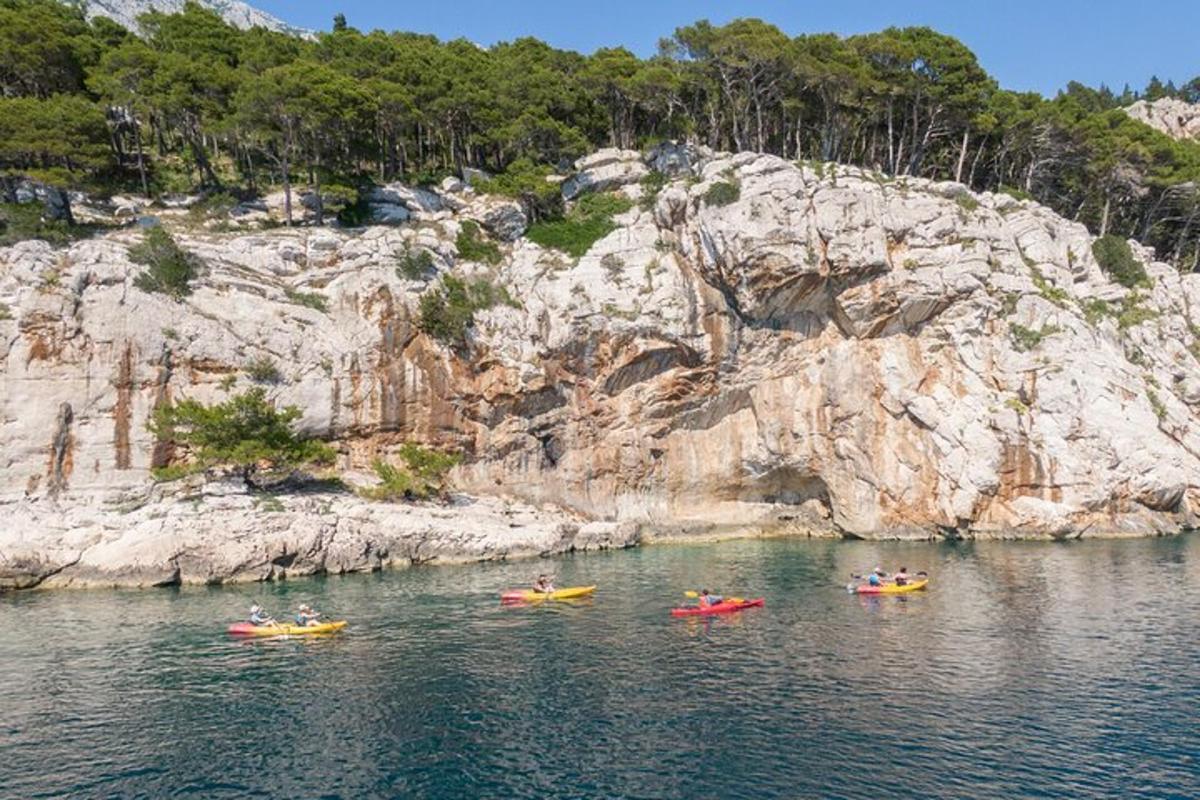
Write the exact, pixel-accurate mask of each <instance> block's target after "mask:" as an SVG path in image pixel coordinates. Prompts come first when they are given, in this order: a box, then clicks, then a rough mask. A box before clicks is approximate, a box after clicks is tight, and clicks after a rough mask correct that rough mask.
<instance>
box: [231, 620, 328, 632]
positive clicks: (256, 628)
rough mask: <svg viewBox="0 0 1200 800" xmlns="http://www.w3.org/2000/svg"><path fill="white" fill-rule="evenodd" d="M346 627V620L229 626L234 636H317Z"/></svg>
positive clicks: (246, 623)
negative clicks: (310, 623) (305, 623)
mask: <svg viewBox="0 0 1200 800" xmlns="http://www.w3.org/2000/svg"><path fill="white" fill-rule="evenodd" d="M344 627H346V621H345V620H340V621H338V622H323V623H321V624H320V625H308V626H300V625H251V624H250V623H249V622H235V623H233V624H232V625H230V626H229V632H230V633H232V634H233V635H234V636H315V635H318V634H322V633H335V632H337V631H340V630H341V629H342V628H344Z"/></svg>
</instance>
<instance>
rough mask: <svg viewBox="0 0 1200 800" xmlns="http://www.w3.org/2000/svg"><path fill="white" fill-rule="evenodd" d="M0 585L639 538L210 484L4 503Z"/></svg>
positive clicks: (286, 573)
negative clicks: (149, 493) (165, 492)
mask: <svg viewBox="0 0 1200 800" xmlns="http://www.w3.org/2000/svg"><path fill="white" fill-rule="evenodd" d="M3 519H4V522H3V523H2V524H0V593H3V592H6V591H18V590H23V589H34V588H55V587H77V588H91V587H130V588H151V587H161V586H177V585H215V584H226V583H249V582H255V581H271V580H283V579H286V578H289V577H301V576H310V575H325V574H347V573H356V572H375V571H379V570H382V569H386V568H396V567H406V566H411V565H418V564H448V563H464V562H478V561H493V560H504V559H507V558H518V557H530V556H539V555H549V554H558V553H568V552H575V551H581V550H599V549H612V548H622V547H629V546H632V545H635V544H637V542H638V536H639V530H638V527H637V526H636V525H629V524H618V523H612V522H589V521H587V520H583V519H580V518H577V517H574V516H572V515H570V514H567V513H564V512H563V511H561V510H558V509H549V508H543V509H538V508H534V507H532V506H529V505H526V504H523V503H519V502H506V501H503V500H500V499H496V498H470V497H465V496H455V497H454V498H453V499H452V500H451V502H449V503H447V504H445V505H440V504H427V503H421V504H389V503H372V502H367V501H364V500H362V499H361V498H358V497H356V496H355V495H353V494H349V493H342V494H330V493H311V494H306V493H298V494H287V495H260V494H255V493H252V492H248V491H246V490H245V489H243V488H241V487H237V486H233V485H231V484H225V483H220V484H209V485H205V486H203V487H199V488H198V490H197V491H194V492H191V493H188V494H182V495H179V496H177V497H174V498H171V499H167V500H164V499H163V498H140V499H139V498H130V499H128V500H127V501H126V503H124V504H122V505H111V504H100V505H96V506H87V505H82V506H81V505H76V504H73V505H71V506H54V505H52V504H48V503H18V504H11V505H8V506H5V507H3Z"/></svg>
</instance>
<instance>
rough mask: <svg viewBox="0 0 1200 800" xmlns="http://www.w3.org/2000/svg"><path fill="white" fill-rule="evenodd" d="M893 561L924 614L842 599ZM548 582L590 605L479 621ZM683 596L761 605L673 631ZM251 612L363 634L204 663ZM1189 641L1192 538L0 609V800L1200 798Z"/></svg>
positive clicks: (836, 547) (1193, 657) (487, 568)
mask: <svg viewBox="0 0 1200 800" xmlns="http://www.w3.org/2000/svg"><path fill="white" fill-rule="evenodd" d="M901 562H903V563H904V564H906V565H907V566H908V567H909V568H910V569H913V570H915V569H927V570H928V571H929V572H930V573H931V574H932V576H933V585H932V588H931V591H929V592H927V593H925V594H922V595H914V596H910V597H907V598H878V599H862V598H859V597H856V596H850V595H848V594H847V593H846V591H845V589H844V588H843V586H842V584H844V583H845V580H846V576H847V573H849V572H850V571H851V570H861V569H864V568H869V567H872V566H874V565H875V564H876V563H883V564H886V565H890V566H892V567H894V566H898V565H900V563H901ZM544 569H550V570H553V571H554V572H556V573H557V574H558V578H559V584H560V585H569V584H582V583H598V584H599V585H600V591H599V592H598V593H597V595H596V597H595V599H594V600H593V601H592V602H590V603H584V604H581V605H578V606H567V605H547V606H544V607H540V608H524V609H513V608H501V607H500V606H499V604H498V603H497V594H498V592H499V591H500V590H501V589H503V588H505V587H508V586H510V585H515V584H519V583H521V582H523V581H526V580H528V579H529V578H530V577H531V576H532V575H534V574H536V573H537V572H538V571H540V570H544ZM701 585H705V586H708V587H709V588H712V589H716V590H723V591H727V592H733V591H737V592H738V593H744V594H747V595H760V594H761V595H764V596H765V597H766V598H767V606H766V608H765V609H759V610H753V611H748V612H745V613H743V614H740V615H737V616H733V617H728V618H722V619H717V620H713V621H710V622H703V621H696V620H679V619H672V618H670V617H668V615H667V609H668V608H669V607H670V606H671V605H672V604H674V603H676V602H679V601H681V600H682V599H683V598H682V595H681V592H682V590H684V589H686V588H697V587H700V586H701ZM254 600H257V601H260V602H264V603H265V604H267V605H268V606H270V607H271V608H274V609H284V608H289V607H294V606H295V605H296V604H297V603H299V602H303V601H306V600H307V601H312V602H314V603H315V604H317V605H318V606H319V607H320V608H323V609H325V610H326V611H327V612H332V613H334V614H335V615H344V616H347V617H349V618H350V619H351V620H352V623H353V624H352V627H351V628H350V629H348V630H347V631H346V632H345V634H343V635H341V636H337V637H331V638H324V639H319V640H313V641H296V640H289V641H253V642H241V641H236V640H233V639H231V638H229V637H228V636H226V635H224V634H223V633H222V631H223V629H224V627H225V625H226V624H227V623H228V622H229V621H230V620H231V619H233V618H236V617H237V616H238V615H239V614H241V613H242V612H243V610H244V608H245V607H246V606H247V605H248V604H249V603H250V602H251V601H254ZM1198 621H1200V539H1197V538H1196V537H1191V538H1182V539H1165V540H1152V541H1121V542H1082V543H1074V544H1069V545H1062V544H1059V545H1056V544H1015V543H994V544H978V545H969V544H968V545H956V546H954V545H944V546H935V545H926V544H919V545H903V544H888V545H877V544H868V543H842V542H810V541H785V540H776V541H741V542H729V543H724V544H715V545H703V546H686V547H685V546H663V547H655V548H647V549H643V550H639V551H630V552H622V553H611V554H600V555H589V556H578V557H572V558H565V559H560V560H553V561H543V562H514V563H510V564H495V565H484V566H477V567H463V568H457V567H448V568H427V569H417V570H411V571H407V572H397V573H391V574H386V575H379V576H358V577H349V578H334V579H328V580H314V581H295V582H291V583H287V584H284V585H261V586H260V585H255V586H247V587H233V588H219V589H185V590H181V591H175V590H163V591H146V592H70V591H67V592H50V593H41V594H32V595H23V596H17V597H8V598H0V796H3V797H6V798H7V797H12V798H39V797H88V798H90V797H147V798H160V797H182V796H193V797H203V798H217V797H313V798H316V797H330V798H334V797H338V798H360V797H428V798H460V797H488V798H526V797H528V798H559V797H562V798H574V797H578V798H585V797H586V798H592V797H622V798H625V797H628V798H717V797H720V798H741V797H745V798H769V797H789V798H792V797H877V796H879V795H884V794H898V795H903V796H912V797H921V796H923V797H935V798H995V797H1001V796H1003V797H1014V798H1015V797H1071V798H1080V797H1128V798H1133V797H1145V798H1150V797H1154V798H1167V797H1177V798H1182V797H1198V796H1200V760H1198V759H1200V721H1198V719H1197V712H1198V711H1200V628H1198V626H1197V622H1198ZM896 787H899V788H896Z"/></svg>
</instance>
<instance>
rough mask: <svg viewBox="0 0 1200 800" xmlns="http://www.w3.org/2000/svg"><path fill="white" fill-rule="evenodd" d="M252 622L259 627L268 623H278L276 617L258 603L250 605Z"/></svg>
mask: <svg viewBox="0 0 1200 800" xmlns="http://www.w3.org/2000/svg"><path fill="white" fill-rule="evenodd" d="M250 624H251V625H256V626H258V627H265V626H267V625H277V624H278V623H277V622H275V618H274V617H272V616H271V615H270V614H268V613H267V612H266V610H265V609H264V608H263V607H262V606H260V605H259V604H258V603H255V604H254V605H252V606H250Z"/></svg>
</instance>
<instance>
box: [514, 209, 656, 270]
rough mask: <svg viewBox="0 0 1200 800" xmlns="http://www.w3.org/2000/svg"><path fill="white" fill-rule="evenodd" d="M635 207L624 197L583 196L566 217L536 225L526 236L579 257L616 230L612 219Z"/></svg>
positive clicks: (537, 242)
mask: <svg viewBox="0 0 1200 800" xmlns="http://www.w3.org/2000/svg"><path fill="white" fill-rule="evenodd" d="M632 207H633V201H632V200H630V199H629V198H628V197H625V196H624V195H620V194H589V195H584V196H583V197H582V198H580V200H579V202H577V203H576V204H575V207H574V208H572V209H571V211H570V212H569V213H568V214H567V216H566V217H564V218H563V219H556V220H548V221H543V222H538V223H535V224H534V225H532V226H530V228H529V230H528V231H526V232H525V236H526V238H528V239H529V240H530V241H531V242H534V243H536V244H539V245H541V246H542V247H549V248H553V249H555V250H561V251H562V252H564V253H566V254H567V255H569V256H571V257H573V258H580V257H582V256H583V255H584V254H585V253H587V251H588V250H590V249H591V247H592V245H594V244H595V243H596V242H598V241H600V240H601V239H603V238H604V237H605V236H607V235H608V234H610V233H612V232H613V231H614V230H616V229H617V224H616V223H615V222H613V220H612V218H613V217H615V216H617V215H618V214H623V213H625V212H626V211H628V210H629V209H630V208H632Z"/></svg>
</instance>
